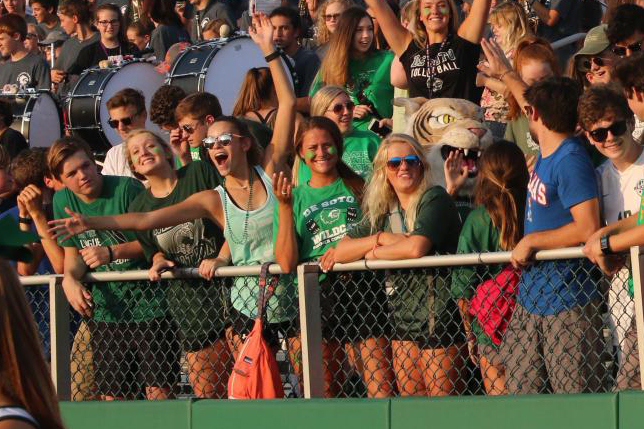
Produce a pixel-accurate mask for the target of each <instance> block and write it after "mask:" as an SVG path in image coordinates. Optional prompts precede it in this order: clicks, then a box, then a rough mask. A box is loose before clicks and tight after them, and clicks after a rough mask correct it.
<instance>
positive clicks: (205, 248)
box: [129, 161, 225, 341]
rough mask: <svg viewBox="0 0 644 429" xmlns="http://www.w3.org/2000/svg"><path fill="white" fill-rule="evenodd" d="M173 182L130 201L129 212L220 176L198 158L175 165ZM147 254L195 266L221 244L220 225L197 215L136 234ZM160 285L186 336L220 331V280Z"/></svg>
mask: <svg viewBox="0 0 644 429" xmlns="http://www.w3.org/2000/svg"><path fill="white" fill-rule="evenodd" d="M177 178H178V180H177V184H176V186H175V187H174V189H173V190H172V192H170V194H169V195H168V196H166V197H163V198H156V197H154V196H153V195H152V194H151V193H150V191H148V190H146V191H144V192H141V193H140V194H139V195H138V196H137V197H136V198H135V199H134V201H132V204H130V207H129V211H130V212H137V213H141V212H151V211H154V210H159V209H162V208H164V207H168V206H172V205H175V204H178V203H180V202H182V201H184V200H185V199H186V198H188V197H190V196H191V195H193V194H195V193H197V192H201V191H205V190H208V189H214V188H215V187H217V186H219V184H220V183H221V179H220V177H219V175H218V174H216V172H215V171H214V168H213V167H211V166H210V165H208V164H206V163H204V162H202V161H193V162H191V163H189V164H188V165H186V166H185V167H182V168H181V169H179V170H177ZM136 236H137V238H138V240H139V242H140V243H141V246H142V247H143V251H144V252H145V255H146V257H147V258H148V259H149V260H151V259H152V257H153V256H154V255H155V254H156V253H157V252H162V253H163V254H164V256H165V258H166V259H168V260H171V261H174V262H175V263H176V266H177V267H180V268H193V267H199V264H200V263H201V261H202V260H204V259H210V258H215V257H217V255H218V253H219V249H221V246H222V245H223V242H224V238H223V235H222V233H221V230H220V229H219V227H218V226H217V225H215V224H214V223H213V222H212V221H211V220H209V219H205V218H202V219H196V220H192V221H188V222H184V223H182V224H180V225H176V226H171V227H166V228H155V229H152V230H148V231H141V232H137V234H136ZM168 284H169V287H167V288H162V289H163V290H164V291H165V293H166V297H167V300H168V305H169V310H170V314H171V315H172V318H173V319H174V321H175V323H176V324H177V325H178V326H179V327H180V328H181V329H180V333H181V335H182V337H183V338H184V339H186V338H187V339H188V340H189V341H192V340H194V339H195V338H198V336H199V335H203V334H204V333H209V332H212V331H217V332H218V331H222V330H223V328H224V325H225V322H224V320H225V299H224V293H223V291H224V288H223V285H222V281H221V279H218V278H215V279H214V280H213V281H207V280H199V279H190V280H187V279H177V280H168Z"/></svg>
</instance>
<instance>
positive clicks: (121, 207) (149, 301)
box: [53, 176, 166, 322]
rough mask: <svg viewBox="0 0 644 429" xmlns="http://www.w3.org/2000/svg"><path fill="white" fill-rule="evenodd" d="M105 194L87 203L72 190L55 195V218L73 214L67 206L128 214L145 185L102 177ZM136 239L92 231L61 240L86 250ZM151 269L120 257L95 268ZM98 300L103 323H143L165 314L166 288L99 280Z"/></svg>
mask: <svg viewBox="0 0 644 429" xmlns="http://www.w3.org/2000/svg"><path fill="white" fill-rule="evenodd" d="M102 179H103V185H102V189H101V194H100V195H99V196H98V198H96V200H94V201H92V202H91V203H85V202H83V201H81V200H80V198H78V197H77V196H76V195H74V194H73V193H72V192H71V191H70V190H69V189H62V190H60V191H58V192H56V194H55V195H54V203H53V206H54V218H55V219H63V218H67V217H69V216H68V215H67V213H65V207H67V208H69V209H70V210H72V211H73V212H76V213H80V214H82V215H84V216H114V215H119V214H123V213H127V211H128V207H129V205H130V203H131V202H132V201H133V200H134V199H135V198H136V196H137V195H139V193H141V192H142V191H143V185H141V183H140V182H139V181H138V180H135V179H132V178H130V177H119V176H102ZM131 241H136V236H135V234H134V233H133V232H131V231H95V230H89V231H85V232H83V233H82V234H78V235H77V236H74V237H72V238H70V239H69V240H66V241H64V242H60V245H61V246H63V247H76V248H77V249H79V250H80V249H84V248H86V247H92V246H114V245H117V244H120V243H128V242H131ZM145 268H147V264H146V263H145V260H144V259H117V260H115V261H113V262H111V263H109V264H107V265H101V266H100V267H98V268H96V269H94V270H91V271H95V272H104V271H129V270H140V269H145ZM91 291H92V299H93V300H94V315H93V319H94V320H96V321H100V322H141V321H146V320H150V319H153V318H157V317H163V316H165V312H166V305H165V300H164V296H163V291H162V290H161V289H160V288H155V287H151V286H150V284H149V282H147V281H123V282H97V283H94V284H92V287H91Z"/></svg>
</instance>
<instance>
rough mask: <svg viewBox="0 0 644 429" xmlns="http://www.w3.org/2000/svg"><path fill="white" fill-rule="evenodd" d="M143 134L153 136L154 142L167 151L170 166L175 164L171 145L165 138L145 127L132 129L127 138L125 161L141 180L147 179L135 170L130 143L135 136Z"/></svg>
mask: <svg viewBox="0 0 644 429" xmlns="http://www.w3.org/2000/svg"><path fill="white" fill-rule="evenodd" d="M143 134H146V135H148V136H150V137H152V139H153V140H154V142H155V143H156V144H157V145H159V146H161V148H162V149H163V151H164V152H165V155H166V160H167V161H168V163H169V164H170V166H172V165H173V161H174V157H173V155H172V149H170V146H168V144H167V143H166V142H165V140H163V139H162V138H161V137H160V136H158V135H157V134H155V133H153V132H152V131H148V130H146V129H143V128H139V129H138V130H132V131H130V132H129V133H128V135H127V137H126V138H125V154H124V156H125V162H127V166H128V167H129V169H130V171H131V172H132V174H134V177H136V178H137V179H139V180H146V178H145V176H143V175H142V174H140V173H137V172H136V171H135V169H134V163H133V162H132V157H131V156H130V148H129V144H130V141H131V140H132V139H133V138H134V137H138V136H140V135H143Z"/></svg>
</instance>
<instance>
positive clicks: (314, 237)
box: [273, 178, 362, 262]
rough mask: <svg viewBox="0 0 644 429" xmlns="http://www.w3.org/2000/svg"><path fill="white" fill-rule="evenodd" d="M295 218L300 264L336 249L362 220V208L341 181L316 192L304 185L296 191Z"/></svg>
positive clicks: (275, 220) (275, 234) (294, 196)
mask: <svg viewBox="0 0 644 429" xmlns="http://www.w3.org/2000/svg"><path fill="white" fill-rule="evenodd" d="M293 216H294V217H295V234H296V236H297V248H298V251H299V262H308V261H313V260H317V259H318V258H319V257H320V256H322V255H324V253H325V252H326V251H327V250H328V249H329V248H330V247H335V245H336V243H337V242H338V241H340V240H341V239H342V238H343V237H344V236H345V235H346V234H347V231H350V230H351V228H353V227H354V226H355V224H356V222H358V221H359V220H360V218H361V217H362V213H361V212H360V204H359V203H358V200H357V199H356V197H355V196H354V195H353V193H352V192H351V191H350V190H349V189H348V188H347V187H346V186H345V184H344V181H342V179H341V178H338V180H336V181H335V182H333V183H332V184H331V185H329V186H325V187H323V188H312V187H311V186H309V185H308V183H302V184H300V185H299V186H297V187H295V189H293ZM277 219H278V210H275V211H274V215H273V237H276V236H277Z"/></svg>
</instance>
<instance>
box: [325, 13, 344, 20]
mask: <svg viewBox="0 0 644 429" xmlns="http://www.w3.org/2000/svg"><path fill="white" fill-rule="evenodd" d="M340 15H341V14H340V13H330V14H328V15H324V16H323V18H324V20H325V21H332V20H333V21H337V20H338V19H339V18H340Z"/></svg>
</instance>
